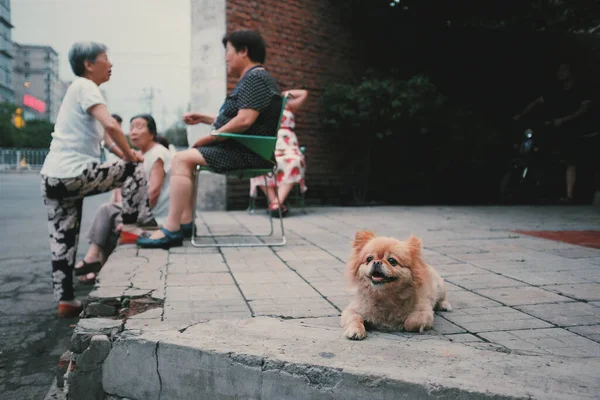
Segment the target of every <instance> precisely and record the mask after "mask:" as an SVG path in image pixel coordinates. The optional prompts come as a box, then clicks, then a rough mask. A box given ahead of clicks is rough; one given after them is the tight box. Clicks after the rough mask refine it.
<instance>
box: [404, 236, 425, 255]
mask: <svg viewBox="0 0 600 400" xmlns="http://www.w3.org/2000/svg"><path fill="white" fill-rule="evenodd" d="M406 243H407V244H408V252H409V254H410V258H411V259H413V260H414V259H416V258H420V257H421V239H419V238H418V237H416V236H414V235H410V236H409V238H408V240H407V241H406Z"/></svg>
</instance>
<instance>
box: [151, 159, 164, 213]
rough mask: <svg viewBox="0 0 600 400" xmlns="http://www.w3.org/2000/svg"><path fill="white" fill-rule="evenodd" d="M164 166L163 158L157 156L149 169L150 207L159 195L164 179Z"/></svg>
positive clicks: (154, 203) (152, 206)
mask: <svg viewBox="0 0 600 400" xmlns="http://www.w3.org/2000/svg"><path fill="white" fill-rule="evenodd" d="M164 166H165V164H164V162H163V160H162V159H160V158H159V159H158V160H156V161H155V162H154V165H153V166H152V169H151V170H150V182H148V202H149V203H150V208H154V206H155V205H156V202H157V201H158V197H159V196H160V190H161V188H162V184H163V182H164V181H165V168H164Z"/></svg>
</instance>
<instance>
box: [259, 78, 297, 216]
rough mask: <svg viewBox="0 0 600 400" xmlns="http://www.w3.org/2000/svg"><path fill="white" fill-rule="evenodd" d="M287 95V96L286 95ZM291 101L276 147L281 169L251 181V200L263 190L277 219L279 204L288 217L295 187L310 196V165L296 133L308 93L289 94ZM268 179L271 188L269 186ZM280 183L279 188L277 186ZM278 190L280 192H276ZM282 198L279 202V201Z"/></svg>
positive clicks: (289, 101)
mask: <svg viewBox="0 0 600 400" xmlns="http://www.w3.org/2000/svg"><path fill="white" fill-rule="evenodd" d="M285 93H286V92H284V94H285ZM287 94H288V95H289V99H288V101H287V103H286V105H285V110H284V111H283V116H282V117H281V125H280V126H279V132H278V133H277V144H276V146H275V160H276V161H277V169H276V170H275V175H274V176H272V175H266V176H264V175H263V176H257V177H256V178H252V179H251V180H250V197H256V188H257V187H259V188H260V189H261V190H262V191H263V193H264V194H265V195H266V196H267V199H268V201H269V211H270V212H271V214H272V215H273V216H276V217H278V216H279V204H281V205H282V206H281V214H282V215H283V216H285V215H286V214H287V211H288V209H287V207H286V206H285V200H286V199H287V196H288V194H290V191H291V190H292V188H293V187H294V185H295V184H299V185H300V191H301V192H302V193H304V192H306V189H307V187H306V183H305V181H304V172H305V170H306V163H305V160H304V154H302V152H301V151H300V148H299V147H298V138H297V137H296V134H295V133H294V128H295V127H296V121H295V120H294V113H296V112H298V110H300V108H302V106H303V105H304V103H305V102H306V97H307V96H308V92H307V91H306V90H301V89H294V90H288V91H287ZM265 178H266V181H267V185H266V186H265ZM275 179H277V185H275ZM275 188H277V192H275ZM277 195H279V201H278V200H277Z"/></svg>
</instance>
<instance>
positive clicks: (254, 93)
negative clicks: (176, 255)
mask: <svg viewBox="0 0 600 400" xmlns="http://www.w3.org/2000/svg"><path fill="white" fill-rule="evenodd" d="M223 45H224V46H225V49H226V52H225V58H226V61H227V74H228V75H229V76H231V77H235V78H238V83H237V85H236V87H235V88H234V89H233V91H232V92H231V93H230V94H229V96H227V98H226V99H225V102H224V103H223V105H222V106H221V110H220V112H219V115H218V116H217V117H212V116H208V115H204V114H200V113H187V114H185V115H184V119H183V120H184V122H185V123H186V124H188V125H193V124H198V123H205V124H212V126H213V128H214V130H215V132H226V133H238V134H248V135H256V136H275V135H276V134H277V132H276V130H277V123H278V120H279V113H280V107H281V102H282V99H281V93H280V91H279V89H278V87H277V83H276V82H275V79H274V78H273V77H272V76H271V74H270V73H269V72H268V71H267V70H266V69H265V68H264V67H263V66H262V63H264V61H265V58H266V54H267V53H266V46H265V42H264V40H263V38H262V37H261V36H260V34H259V33H258V32H255V31H252V30H239V31H235V32H232V33H231V34H228V35H226V36H225V37H224V38H223ZM192 147H194V148H192V149H188V150H185V151H180V152H178V153H177V154H175V157H174V158H173V165H172V167H171V197H170V199H169V215H168V217H167V221H166V222H165V224H164V226H163V227H162V228H160V230H158V231H156V232H155V233H154V234H153V235H152V236H151V237H149V238H144V237H142V238H139V239H138V240H137V244H138V246H140V247H145V248H165V249H166V248H169V247H173V246H181V245H182V243H183V238H184V236H190V235H191V233H192V226H193V225H192V224H193V223H194V221H193V205H192V202H191V199H192V188H193V183H192V177H193V171H194V168H195V166H196V165H198V164H200V165H206V166H209V167H210V168H212V169H213V170H214V171H216V172H220V173H221V172H226V171H231V170H236V169H243V168H265V167H273V164H272V163H268V162H266V161H265V160H264V159H263V158H261V157H260V156H259V155H258V154H256V153H254V152H252V151H251V150H249V149H248V148H246V147H245V146H243V145H241V144H240V143H239V142H236V141H235V140H231V139H224V138H222V137H218V136H212V135H210V136H206V137H203V138H200V140H198V141H197V142H196V143H195V144H194V146H192Z"/></svg>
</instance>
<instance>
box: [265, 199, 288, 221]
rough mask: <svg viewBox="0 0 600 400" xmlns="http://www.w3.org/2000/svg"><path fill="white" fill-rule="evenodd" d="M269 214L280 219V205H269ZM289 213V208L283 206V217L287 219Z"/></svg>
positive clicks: (274, 203)
mask: <svg viewBox="0 0 600 400" xmlns="http://www.w3.org/2000/svg"><path fill="white" fill-rule="evenodd" d="M269 212H270V213H271V216H272V217H276V218H279V204H278V203H276V202H273V203H271V204H269ZM287 213H288V208H287V207H286V205H285V204H282V205H281V217H285V216H286V215H287Z"/></svg>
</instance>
